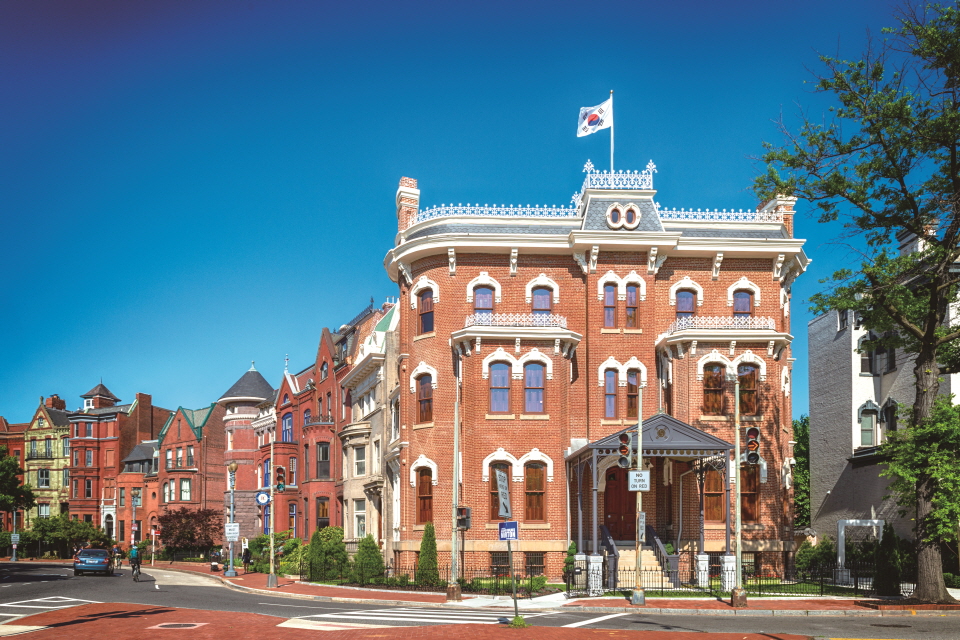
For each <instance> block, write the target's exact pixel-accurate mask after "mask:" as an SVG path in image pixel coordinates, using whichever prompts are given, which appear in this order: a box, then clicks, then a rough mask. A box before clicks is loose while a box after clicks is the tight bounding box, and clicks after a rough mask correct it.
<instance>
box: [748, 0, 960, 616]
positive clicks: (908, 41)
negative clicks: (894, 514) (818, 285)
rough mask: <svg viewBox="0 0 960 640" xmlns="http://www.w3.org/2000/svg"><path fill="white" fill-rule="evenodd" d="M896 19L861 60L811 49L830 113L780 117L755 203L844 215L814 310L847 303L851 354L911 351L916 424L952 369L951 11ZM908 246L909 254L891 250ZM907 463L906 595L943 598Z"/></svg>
mask: <svg viewBox="0 0 960 640" xmlns="http://www.w3.org/2000/svg"><path fill="white" fill-rule="evenodd" d="M895 24H896V26H895V27H893V28H890V29H887V30H885V31H884V39H883V40H882V41H880V42H872V43H871V44H870V45H869V47H868V48H867V50H866V52H865V53H864V55H863V58H862V59H861V60H854V61H850V60H843V59H840V58H837V57H831V56H821V57H820V60H821V62H822V63H823V65H824V66H825V72H824V73H823V74H822V75H820V76H818V77H817V80H816V84H815V87H816V90H817V91H819V92H821V93H824V94H828V95H829V97H830V98H832V99H833V101H834V104H833V106H831V107H830V113H829V115H828V117H826V118H812V117H807V116H805V115H802V116H801V121H800V123H799V125H798V127H797V128H796V130H793V129H791V128H790V127H789V126H788V125H787V124H786V123H784V122H783V121H782V120H781V122H780V129H781V131H782V133H783V134H784V137H785V143H784V144H783V145H782V146H773V145H767V146H766V153H765V154H764V160H765V161H766V163H767V170H766V172H765V173H764V174H763V175H761V176H760V177H759V178H758V179H757V181H756V184H755V189H756V192H757V195H758V196H759V197H760V198H761V199H764V200H766V199H769V198H771V197H774V196H776V195H778V194H787V195H793V196H796V197H799V198H802V199H804V200H807V201H809V202H812V203H813V204H814V205H815V206H816V207H817V208H818V209H819V217H820V220H821V221H823V222H831V221H835V220H842V221H843V222H844V225H845V229H846V238H847V239H849V240H850V241H851V243H852V245H854V247H853V249H854V250H856V251H858V252H859V254H860V255H861V261H860V265H859V269H856V270H855V269H852V268H851V269H842V270H840V271H838V272H836V273H834V274H833V276H832V277H831V278H830V279H828V280H826V281H824V282H825V283H828V284H829V286H828V288H826V289H825V290H824V291H822V292H821V293H818V294H816V295H814V296H813V297H812V301H813V304H814V311H815V312H826V311H828V310H840V311H847V310H853V311H855V312H856V313H858V314H859V315H860V316H861V317H862V318H863V323H864V326H865V327H866V328H867V329H869V330H870V331H871V332H872V334H871V335H872V339H871V340H869V341H868V342H866V343H865V344H864V348H866V349H873V348H875V347H877V346H880V345H883V346H886V347H900V348H903V349H905V350H906V351H908V352H909V353H910V354H911V355H912V356H913V358H914V369H913V373H914V378H915V392H916V396H915V400H914V403H913V405H912V407H911V412H910V413H911V418H912V420H911V422H912V424H913V425H922V424H924V423H925V422H927V421H928V420H930V419H932V415H933V408H934V404H935V403H936V396H937V393H938V391H939V386H940V380H939V375H940V374H943V373H948V372H954V371H960V358H958V355H960V344H958V338H960V324H957V323H954V322H951V321H950V320H949V315H948V306H949V305H950V304H951V303H953V302H954V301H956V299H957V288H958V287H957V285H958V282H960V280H958V278H960V269H958V268H957V266H958V261H960V93H958V92H960V12H958V10H957V6H956V3H955V2H951V3H949V4H947V5H929V4H923V5H918V6H916V7H914V6H907V7H905V8H904V9H901V10H900V11H899V13H898V14H897V15H896V16H895ZM917 239H919V240H917ZM911 243H912V248H915V250H914V251H912V252H906V253H904V254H903V255H901V252H900V251H899V247H900V245H901V244H903V245H905V246H911ZM917 471H918V473H917V476H916V481H915V483H914V486H913V488H912V489H911V491H912V492H913V493H915V495H916V499H917V511H916V517H917V521H916V526H917V539H918V554H917V562H918V569H919V576H918V585H917V590H916V591H915V592H914V597H915V598H917V599H919V600H923V601H927V602H952V601H953V599H952V598H951V597H950V596H949V594H948V593H947V591H946V588H945V586H944V582H943V575H942V573H941V571H942V569H941V557H940V545H939V541H938V539H937V537H938V530H937V525H936V520H935V519H933V520H931V519H930V514H931V510H932V509H933V508H934V506H933V502H932V499H933V495H934V493H935V489H934V485H935V479H934V477H933V476H932V475H931V473H930V470H929V469H928V468H923V469H918V470H917ZM901 486H902V485H901Z"/></svg>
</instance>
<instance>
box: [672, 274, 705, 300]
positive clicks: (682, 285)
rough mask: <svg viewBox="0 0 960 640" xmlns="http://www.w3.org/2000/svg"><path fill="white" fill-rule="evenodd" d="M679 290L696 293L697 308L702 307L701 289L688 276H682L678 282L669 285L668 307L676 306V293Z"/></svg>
mask: <svg viewBox="0 0 960 640" xmlns="http://www.w3.org/2000/svg"><path fill="white" fill-rule="evenodd" d="M681 289H693V290H694V291H696V292H697V306H698V307H702V306H703V287H701V286H700V285H699V284H697V283H696V282H694V281H693V280H692V279H691V278H690V276H683V277H682V278H681V279H680V280H678V281H676V282H674V283H673V284H672V285H670V306H671V307H675V306H677V291H680V290H681Z"/></svg>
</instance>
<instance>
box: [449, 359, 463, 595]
mask: <svg viewBox="0 0 960 640" xmlns="http://www.w3.org/2000/svg"><path fill="white" fill-rule="evenodd" d="M454 355H455V356H456V357H455V359H454V366H455V367H456V368H457V370H456V375H455V378H454V380H455V386H456V394H457V396H456V400H455V401H454V403H453V505H451V512H452V518H451V525H450V579H449V580H448V581H447V602H460V600H461V599H462V597H461V593H460V583H459V582H457V578H458V577H459V567H458V566H457V551H458V549H457V546H458V545H457V543H458V542H459V540H457V507H458V506H460V364H461V363H460V356H459V354H458V353H457V350H456V348H454Z"/></svg>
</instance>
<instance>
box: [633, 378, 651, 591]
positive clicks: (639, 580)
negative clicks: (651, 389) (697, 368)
mask: <svg viewBox="0 0 960 640" xmlns="http://www.w3.org/2000/svg"><path fill="white" fill-rule="evenodd" d="M637 382H639V380H638V381H637ZM637 404H638V406H637V456H636V458H635V460H636V467H635V468H636V470H637V472H638V473H639V472H641V471H643V385H642V384H638V385H637ZM636 494H637V535H636V538H637V545H636V551H637V553H636V558H634V576H635V579H634V586H633V594H631V596H630V603H631V604H646V602H647V596H646V592H645V591H644V589H643V575H642V574H641V572H640V570H641V568H642V567H643V565H642V564H641V562H640V555H641V553H642V552H643V538H644V534H645V533H646V531H645V530H642V529H641V528H643V529H645V528H646V527H645V524H646V518H644V519H643V522H642V523H641V521H640V516H641V515H642V514H643V492H642V491H637V492H636Z"/></svg>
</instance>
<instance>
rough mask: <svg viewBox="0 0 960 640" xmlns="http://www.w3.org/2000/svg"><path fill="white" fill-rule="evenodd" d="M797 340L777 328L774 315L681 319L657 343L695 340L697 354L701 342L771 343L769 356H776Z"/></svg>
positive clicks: (662, 334)
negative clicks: (775, 353) (771, 316)
mask: <svg viewBox="0 0 960 640" xmlns="http://www.w3.org/2000/svg"><path fill="white" fill-rule="evenodd" d="M792 340H793V336H792V335H790V334H789V333H784V332H780V331H777V323H776V321H775V320H774V319H773V318H765V317H749V318H734V317H733V316H691V317H689V318H678V319H677V320H675V321H673V322H672V323H671V324H670V326H669V327H667V330H666V331H664V332H663V333H661V334H660V335H659V336H657V339H656V341H655V344H656V346H657V347H663V346H666V345H671V344H679V343H683V342H689V343H691V347H690V348H691V353H695V351H696V348H697V342H730V343H731V345H730V347H731V348H733V347H734V346H735V345H736V343H737V342H754V343H755V342H764V343H767V355H773V354H774V352H775V350H778V349H781V348H783V347H785V346H786V345H787V344H789V343H790V342H791V341H792Z"/></svg>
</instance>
